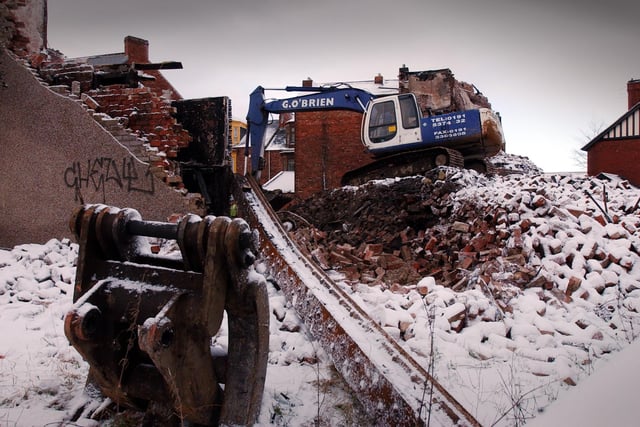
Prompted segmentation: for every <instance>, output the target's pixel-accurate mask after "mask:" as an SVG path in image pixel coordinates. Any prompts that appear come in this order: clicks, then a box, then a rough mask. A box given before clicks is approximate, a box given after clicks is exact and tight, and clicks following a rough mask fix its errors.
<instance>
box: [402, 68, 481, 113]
mask: <svg viewBox="0 0 640 427" xmlns="http://www.w3.org/2000/svg"><path fill="white" fill-rule="evenodd" d="M398 79H399V85H400V91H401V92H402V93H413V94H414V95H415V97H416V100H417V101H418V104H419V105H420V107H421V109H422V114H423V115H424V116H425V117H426V116H431V115H434V114H444V113H449V112H452V111H462V110H470V109H475V108H478V107H485V108H491V103H489V101H488V99H487V98H486V97H485V96H484V95H482V93H480V91H478V89H477V88H476V87H475V86H474V85H472V84H470V83H466V82H463V81H459V80H457V79H456V78H455V77H454V74H453V73H452V72H451V70H449V69H448V68H444V69H441V70H429V71H409V68H407V67H402V68H400V70H399V74H398Z"/></svg>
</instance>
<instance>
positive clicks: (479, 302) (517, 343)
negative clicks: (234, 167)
mask: <svg viewBox="0 0 640 427" xmlns="http://www.w3.org/2000/svg"><path fill="white" fill-rule="evenodd" d="M604 178H609V179H596V178H586V177H581V176H561V175H551V176H549V175H539V174H522V175H521V174H515V175H512V176H509V177H505V178H487V177H481V176H477V175H474V174H471V173H461V174H460V175H459V176H458V177H457V178H456V179H458V180H459V181H460V182H465V183H467V185H466V186H464V187H463V188H462V189H461V190H459V191H458V192H457V193H456V194H455V198H456V203H459V204H460V205H462V204H463V203H464V202H465V201H466V200H469V199H473V200H475V201H476V202H477V203H478V205H479V206H483V205H486V206H491V205H500V206H503V207H505V209H506V214H505V227H512V226H513V224H515V223H519V222H520V221H522V220H523V219H525V218H526V219H528V220H530V221H531V224H532V225H531V229H530V230H529V231H528V232H526V233H525V232H523V233H522V243H521V245H522V247H523V252H525V253H526V256H527V261H528V263H530V264H532V265H536V266H537V267H538V268H539V269H540V274H541V275H543V276H544V277H546V278H548V279H549V280H550V281H551V282H552V283H554V285H555V287H556V288H557V289H556V291H552V290H544V289H542V288H540V287H531V288H523V289H519V288H516V289H514V288H509V287H505V288H504V289H503V291H504V293H505V295H506V296H505V300H507V301H508V302H509V303H508V307H507V308H504V307H503V306H501V305H499V304H497V303H496V301H495V300H493V299H492V297H491V296H490V295H491V293H489V292H485V289H484V286H487V284H484V285H483V284H482V283H481V282H478V283H479V284H478V285H477V286H473V287H469V288H467V289H466V290H463V291H461V292H454V291H453V290H451V289H448V288H445V287H444V286H442V285H439V284H438V283H436V281H435V280H433V278H431V277H425V278H423V279H422V281H420V282H419V283H418V284H417V285H415V286H413V287H410V288H409V289H408V291H407V292H406V293H393V292H390V290H389V289H386V288H384V287H381V286H369V285H365V284H352V283H347V282H346V281H341V280H342V279H341V276H339V275H338V274H337V273H335V272H332V273H331V274H332V277H333V278H334V280H338V281H339V282H340V283H339V284H340V286H341V288H342V289H343V290H344V292H345V294H348V295H349V297H350V298H351V299H352V300H353V301H354V302H355V303H357V304H358V305H360V306H361V307H362V308H363V309H364V310H365V311H366V312H367V313H368V314H370V315H371V316H372V317H373V318H374V319H375V321H377V322H378V323H379V324H380V325H381V326H382V327H383V328H384V330H385V331H387V332H388V333H389V334H390V335H391V336H393V337H395V338H396V340H397V341H398V343H399V344H400V345H401V346H402V347H403V348H404V349H405V350H407V351H409V352H410V353H411V354H412V355H413V356H414V358H415V359H416V360H417V361H418V362H419V363H420V364H421V365H422V366H423V367H425V369H427V367H429V371H430V372H433V373H434V376H435V377H436V378H437V380H438V381H439V382H440V383H441V384H442V385H443V386H444V387H445V388H446V389H447V390H448V391H449V392H450V393H451V394H452V395H453V396H454V397H455V398H456V399H457V400H458V401H459V402H460V403H461V404H462V405H463V406H464V407H465V408H467V410H468V411H470V412H471V413H472V415H474V416H475V417H476V418H477V419H478V420H479V421H480V423H481V424H482V425H493V424H495V425H498V426H511V425H522V424H524V423H525V422H526V423H527V424H528V425H532V426H538V425H540V426H543V425H544V426H556V425H558V426H559V425H580V426H601V425H620V426H627V425H636V424H637V418H638V412H640V410H638V409H636V407H635V405H634V403H635V402H634V401H633V399H634V397H635V394H634V391H635V388H636V387H637V384H638V382H639V380H640V378H639V376H640V366H638V364H640V344H639V343H638V341H637V340H636V337H637V335H638V331H640V315H639V314H638V310H640V263H639V260H640V257H639V256H638V254H637V251H638V249H639V248H640V239H639V236H638V232H637V229H638V226H639V225H640V219H639V218H638V214H637V211H636V209H634V205H635V204H636V203H637V200H638V199H639V198H640V191H638V189H636V188H635V187H632V186H630V185H628V183H626V182H625V181H624V180H620V179H611V177H604ZM586 192H588V193H589V195H590V196H588V195H587V194H586ZM605 192H606V195H607V198H606V199H605V198H604V193H605ZM505 194H509V195H510V197H508V198H505V197H504V195H505ZM591 197H593V199H592V198H591ZM594 199H595V200H594ZM596 201H597V203H596ZM605 201H606V202H607V203H606V206H607V211H606V214H607V216H608V217H610V218H616V222H615V223H604V224H603V223H601V222H600V221H599V220H597V217H598V216H604V215H603V214H604V212H602V211H601V209H602V208H604V206H605V203H604V202H605ZM598 205H599V206H598ZM271 232H272V233H274V235H277V232H276V231H275V230H272V231H271ZM513 244H516V242H513ZM77 250H78V248H77V245H76V244H75V243H73V242H71V241H69V240H57V239H53V240H51V241H49V242H47V243H46V244H43V245H38V244H29V245H21V246H17V247H15V248H12V249H10V250H0V325H2V335H1V337H0V378H1V379H0V425H7V426H41V425H45V424H48V423H57V422H58V423H63V422H69V420H70V417H71V415H72V414H73V413H74V412H76V411H77V410H78V409H79V408H82V407H83V405H84V408H85V410H84V416H83V417H81V418H80V419H79V420H77V421H75V423H76V424H77V425H86V426H91V425H93V426H95V425H107V424H108V422H109V421H97V420H92V419H90V416H91V414H92V412H95V410H96V409H97V408H99V407H101V405H102V408H103V409H102V410H103V411H104V410H105V409H104V408H105V407H106V406H107V405H108V402H102V401H99V400H96V398H95V397H90V396H89V395H87V394H86V393H85V392H84V390H83V389H84V382H85V380H86V376H87V370H88V366H87V364H86V362H84V361H83V360H82V358H81V357H80V355H79V354H78V353H77V352H76V351H75V350H74V349H73V347H71V346H70V345H69V343H68V341H67V339H66V337H65V335H64V332H63V319H64V316H65V314H66V313H67V312H68V311H69V310H71V309H72V306H73V304H72V294H73V283H74V280H75V268H76V266H75V262H76V258H77ZM594 254H602V256H603V257H604V258H606V259H607V262H598V261H597V259H598V258H597V257H595V258H594ZM289 256H291V257H293V258H294V261H293V262H295V254H291V255H289ZM566 260H571V262H570V263H568V262H566ZM505 265H506V264H505ZM260 267H261V266H260V265H259V264H258V266H257V268H256V269H257V270H258V271H260V270H261V268H260ZM495 274H498V275H499V274H504V272H496V273H495ZM571 278H575V279H574V281H575V280H577V279H579V281H580V284H579V287H578V289H579V290H578V291H576V292H574V293H573V294H572V298H566V292H567V289H568V287H569V283H570V282H571ZM309 280H310V281H312V279H311V278H309ZM314 292H318V293H323V292H325V290H323V289H322V287H321V286H318V287H317V289H315V290H314ZM269 299H270V308H271V311H272V317H271V326H270V329H271V337H270V354H269V366H268V368H267V379H266V384H265V392H264V398H263V403H262V408H261V414H260V418H259V424H260V425H269V424H275V425H302V424H307V425H310V424H312V423H313V420H314V419H315V417H317V416H318V415H320V417H321V418H322V420H323V422H324V423H325V424H326V425H347V424H349V423H351V424H362V423H363V422H362V418H361V417H362V414H359V413H358V411H359V409H358V405H357V404H356V403H355V402H354V400H353V394H352V393H351V392H349V391H348V390H347V388H346V387H345V386H344V384H343V383H342V382H341V381H340V379H339V375H338V374H337V372H335V370H333V369H332V367H331V363H330V360H329V357H328V356H327V354H326V353H325V352H324V351H323V349H322V348H320V346H319V344H318V343H317V342H316V341H314V340H313V339H312V338H311V336H310V334H309V333H308V331H307V329H306V328H305V325H304V324H303V323H302V322H301V321H300V318H299V317H298V316H297V314H296V312H295V311H294V309H293V308H292V306H291V304H290V303H289V302H287V301H286V299H285V298H284V296H283V294H282V293H281V292H280V291H278V290H277V289H276V288H275V287H273V285H272V284H269ZM330 310H331V311H333V312H335V313H339V312H340V311H341V309H340V308H339V307H333V308H330ZM464 310H466V312H467V316H468V317H467V324H466V325H465V326H464V327H463V328H460V329H459V332H456V330H457V329H458V328H457V327H458V326H460V325H459V324H458V323H456V322H457V321H456V316H457V315H459V314H460V312H461V311H464ZM354 334H356V335H358V336H362V337H363V338H364V339H366V338H367V336H366V331H364V330H363V331H357V332H354ZM226 343H227V336H226V329H225V326H224V324H223V327H222V329H221V331H220V333H219V335H218V336H216V337H215V338H214V340H213V343H212V346H213V348H214V350H223V349H224V348H225V347H226ZM371 345H372V346H373V347H372V348H375V344H371ZM113 417H115V415H114V416H112V418H111V421H113Z"/></svg>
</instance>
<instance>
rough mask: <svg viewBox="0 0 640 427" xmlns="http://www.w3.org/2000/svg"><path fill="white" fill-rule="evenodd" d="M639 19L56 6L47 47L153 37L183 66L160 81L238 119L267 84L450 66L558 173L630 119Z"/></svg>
mask: <svg viewBox="0 0 640 427" xmlns="http://www.w3.org/2000/svg"><path fill="white" fill-rule="evenodd" d="M639 16H640V2H626V1H625V2H623V1H622V0H609V1H607V2H595V1H591V0H589V1H586V2H576V1H559V0H535V1H533V0H485V1H479V0H475V1H474V0H448V1H440V2H435V1H427V0H393V1H380V0H370V1H350V0H341V1H339V0H323V1H317V0H315V1H308V0H298V1H292V0H262V1H253V0H228V1H205V0H202V1H196V0H182V1H180V2H176V1H166V0H161V1H158V0H109V1H104V0H101V1H94V0H84V1H81V2H78V1H74V0H49V26H48V28H49V32H48V40H49V46H50V47H52V48H54V49H58V50H60V51H61V52H63V53H64V54H65V55H66V56H68V57H76V56H86V55H95V54H102V53H112V52H121V51H122V50H123V40H124V37H125V36H127V35H132V36H136V37H141V38H144V39H147V40H149V43H150V57H151V60H152V61H167V60H176V61H181V62H182V63H183V65H184V69H183V70H173V71H166V72H164V74H165V76H166V77H167V78H168V79H169V80H170V81H171V83H172V84H173V85H174V86H175V87H176V88H177V89H178V90H179V91H180V92H181V94H182V95H183V96H184V97H185V98H201V97H207V96H222V95H226V96H229V97H231V99H232V102H233V106H234V116H235V117H238V118H244V116H245V115H246V108H247V103H248V97H249V93H250V92H251V91H252V90H253V89H254V88H255V87H256V86H258V85H263V86H265V87H283V86H286V85H295V84H299V83H300V82H301V80H303V79H304V78H306V77H311V78H313V79H314V81H316V82H334V81H352V80H363V79H372V78H373V76H374V75H376V74H378V73H381V74H382V75H383V76H385V77H386V78H396V76H397V72H398V68H399V67H400V66H401V65H402V64H406V65H407V66H409V68H410V69H412V70H428V69H437V68H450V69H451V70H452V71H453V72H454V74H455V76H456V78H458V79H459V80H463V81H467V82H470V83H474V84H475V85H476V86H477V87H478V88H479V89H480V90H481V91H482V92H483V93H484V94H485V95H486V96H487V97H488V98H489V100H490V101H491V102H492V104H493V107H494V109H495V110H497V111H499V112H500V113H501V115H502V117H503V125H504V128H505V134H506V138H507V151H508V152H511V153H514V154H519V155H524V156H528V157H529V158H530V159H531V160H533V161H534V162H535V163H536V164H537V165H538V166H540V167H542V168H543V169H544V170H545V171H547V172H554V171H569V170H577V166H576V165H575V162H574V160H573V152H574V151H575V150H576V149H578V148H580V147H581V146H582V145H584V144H585V143H586V142H587V140H586V137H585V136H584V134H585V133H586V134H588V135H589V136H593V132H594V130H595V129H596V128H600V127H603V126H608V125H609V124H611V123H612V122H613V121H614V120H615V119H617V118H618V117H619V116H620V115H622V114H623V113H624V112H626V110H627V96H626V83H627V81H628V80H629V79H632V78H640V55H638V54H637V52H638V44H639V43H640V25H639V24H640V22H639V20H640V18H638V17H639ZM272 95H273V96H284V95H283V94H282V93H278V92H276V93H273V94H272Z"/></svg>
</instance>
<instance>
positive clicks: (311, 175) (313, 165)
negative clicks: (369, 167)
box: [295, 111, 371, 197]
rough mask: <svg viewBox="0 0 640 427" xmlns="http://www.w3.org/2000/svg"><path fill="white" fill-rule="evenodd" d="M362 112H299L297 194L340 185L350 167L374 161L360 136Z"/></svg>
mask: <svg viewBox="0 0 640 427" xmlns="http://www.w3.org/2000/svg"><path fill="white" fill-rule="evenodd" d="M361 121H362V114H360V113H356V112H352V111H320V112H312V113H296V152H295V162H296V178H295V187H296V194H297V195H299V196H301V197H308V196H309V195H311V194H313V193H316V192H318V191H322V190H326V189H330V188H337V187H339V186H340V179H341V178H342V175H344V174H345V173H346V172H347V171H349V170H351V169H355V168H357V167H360V166H362V165H364V164H366V163H369V162H370V161H371V156H370V155H369V154H367V153H366V152H365V150H364V146H363V145H362V142H361V140H360V124H361Z"/></svg>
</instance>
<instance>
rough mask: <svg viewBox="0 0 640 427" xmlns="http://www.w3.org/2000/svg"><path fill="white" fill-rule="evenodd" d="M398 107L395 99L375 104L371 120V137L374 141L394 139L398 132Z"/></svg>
mask: <svg viewBox="0 0 640 427" xmlns="http://www.w3.org/2000/svg"><path fill="white" fill-rule="evenodd" d="M396 123H397V121H396V109H395V107H394V103H393V101H385V102H381V103H379V104H375V105H374V106H373V107H372V109H371V119H370V120H369V139H371V141H372V142H384V141H388V140H390V139H392V138H393V137H394V136H395V135H396V132H397V129H398V127H397V125H396Z"/></svg>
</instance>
